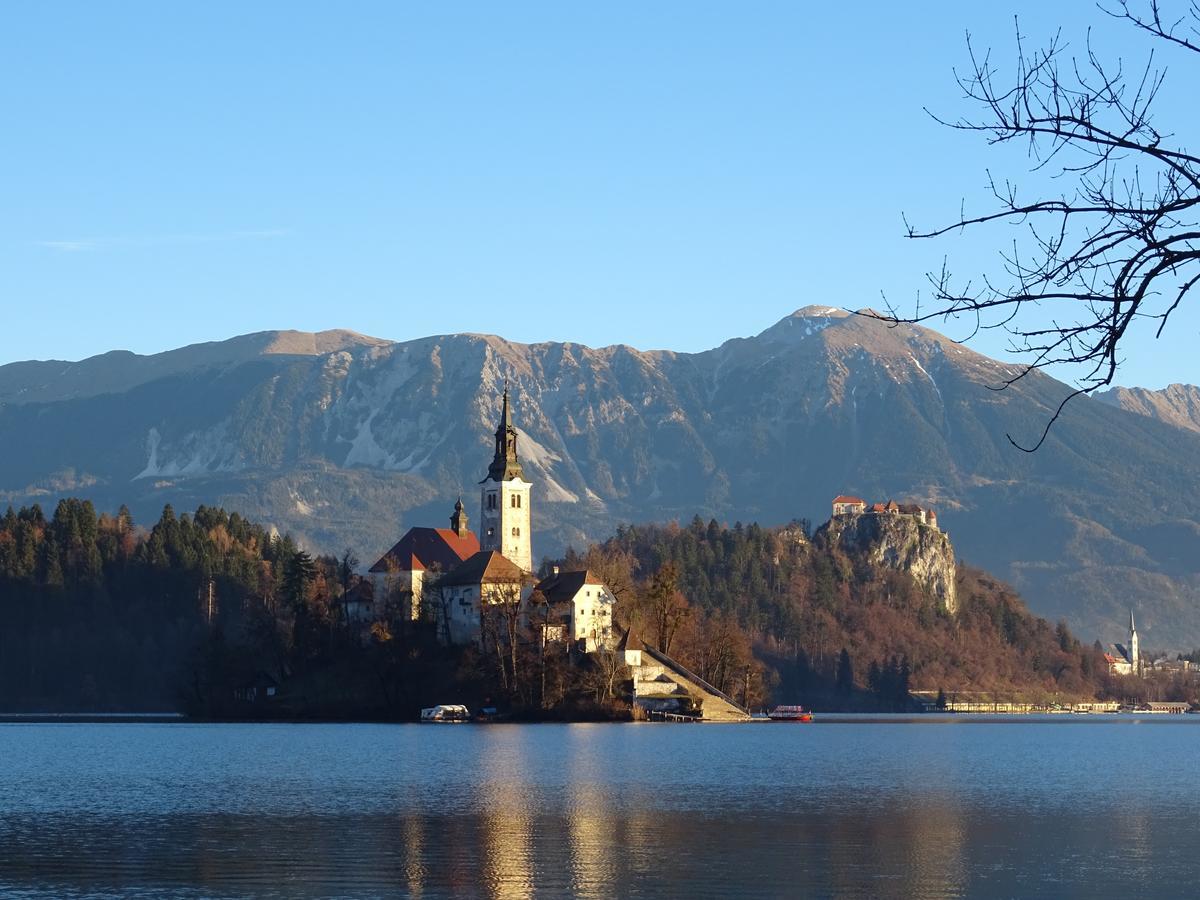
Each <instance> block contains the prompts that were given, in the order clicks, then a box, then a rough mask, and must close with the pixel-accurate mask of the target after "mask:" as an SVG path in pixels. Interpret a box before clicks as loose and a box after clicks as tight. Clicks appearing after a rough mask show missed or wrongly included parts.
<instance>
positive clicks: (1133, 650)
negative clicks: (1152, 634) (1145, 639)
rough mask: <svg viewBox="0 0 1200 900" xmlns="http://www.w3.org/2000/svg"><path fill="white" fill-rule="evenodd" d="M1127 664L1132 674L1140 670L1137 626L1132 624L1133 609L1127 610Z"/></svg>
mask: <svg viewBox="0 0 1200 900" xmlns="http://www.w3.org/2000/svg"><path fill="white" fill-rule="evenodd" d="M1129 665H1130V667H1131V668H1132V669H1133V674H1134V675H1137V674H1138V673H1139V672H1140V671H1141V670H1142V664H1141V659H1140V654H1139V652H1138V633H1137V626H1136V625H1134V624H1133V610H1132V609H1131V610H1129Z"/></svg>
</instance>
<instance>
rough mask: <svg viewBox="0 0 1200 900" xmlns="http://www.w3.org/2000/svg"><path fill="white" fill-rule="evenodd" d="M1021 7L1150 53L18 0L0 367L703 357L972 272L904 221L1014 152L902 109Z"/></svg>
mask: <svg viewBox="0 0 1200 900" xmlns="http://www.w3.org/2000/svg"><path fill="white" fill-rule="evenodd" d="M1014 14H1019V15H1020V17H1021V23H1022V29H1023V30H1024V31H1025V32H1027V33H1028V34H1029V35H1030V36H1031V37H1036V38H1039V39H1040V38H1041V37H1042V36H1044V35H1048V34H1050V33H1051V32H1052V31H1053V30H1054V28H1056V27H1057V26H1058V25H1062V26H1063V27H1064V30H1065V32H1066V34H1067V35H1069V36H1070V37H1071V38H1072V40H1073V41H1074V42H1075V44H1076V46H1079V45H1080V44H1081V42H1082V37H1083V34H1084V31H1085V29H1086V27H1087V25H1088V24H1089V23H1091V24H1096V25H1097V26H1098V32H1097V38H1096V40H1097V43H1098V45H1099V46H1100V48H1101V49H1102V50H1119V51H1121V52H1123V53H1126V54H1128V55H1129V56H1130V57H1131V58H1139V59H1140V58H1141V57H1142V55H1143V53H1144V51H1145V49H1146V48H1147V47H1148V45H1147V44H1146V43H1145V42H1144V41H1142V40H1140V39H1139V38H1137V37H1136V36H1135V35H1134V34H1133V33H1132V32H1131V31H1129V30H1128V29H1127V28H1124V27H1121V26H1118V25H1116V24H1115V23H1110V22H1106V21H1105V20H1104V19H1103V17H1102V16H1101V15H1100V14H1099V13H1097V12H1096V11H1095V10H1094V9H1093V8H1092V7H1091V5H1090V4H1088V3H1086V2H1069V3H1067V2H1063V3H1058V4H1046V3H1034V2H1028V0H1019V2H1018V0H1009V2H1007V3H1005V2H1001V3H989V4H967V3H952V2H937V3H924V4H904V3H882V2H881V3H838V4H810V3H799V2H784V3H766V2H757V3H753V4H733V3H721V4H717V3H697V2H686V3H685V2H664V3H640V2H639V3H632V2H631V3H606V4H593V5H591V6H589V7H587V8H585V7H583V5H581V4H567V3H558V2H554V3H550V2H548V3H539V4H533V3H511V4H509V3H506V4H492V3H487V4H485V3H474V4H470V3H460V4H415V3H412V4H401V3H391V2H389V3H365V2H356V3H350V4H334V3H325V4H317V3H282V2H273V3H270V2H261V3H243V2H239V3H220V2H208V3H203V4H191V5H188V6H184V5H183V4H170V3H161V2H154V3H134V2H121V3H113V4H99V3H87V2H76V3H56V2H49V0H43V2H38V3H29V4H9V5H7V6H5V8H4V10H3V12H2V13H0V16H2V18H0V112H2V114H3V134H4V138H3V140H2V141H0V166H2V169H3V172H2V175H0V210H2V214H0V316H2V319H0V363H2V362H8V361H12V360H17V359H29V358H49V357H55V358H68V359H75V358H80V357H84V356H88V355H91V354H94V353H99V352H103V351H105V350H109V349H114V348H125V349H130V350H134V351H137V352H140V353H149V352H155V351H159V350H163V349H168V348H171V347H176V346H180V345H183V344H187V343H194V342H197V341H206V340H218V339H222V338H226V337H229V336H232V335H235V334H240V333H245V332H249V331H258V330H264V329H275V328H298V329H305V330H318V329H324V328H351V329H354V330H357V331H361V332H365V333H368V334H373V335H378V336H381V337H387V338H394V339H406V338H413V337H418V336H422V335H426V334H435V333H441V332H449V331H486V332H495V333H499V334H503V335H504V336H506V337H510V338H513V339H516V340H521V341H536V340H574V341H579V342H583V343H589V344H593V345H603V344H610V343H618V342H621V343H629V344H633V345H634V346H638V347H642V348H658V347H663V348H671V349H678V350H699V349H704V348H707V347H711V346H714V345H716V344H718V343H720V342H721V341H723V340H725V339H726V338H729V337H732V336H737V335H747V334H753V333H756V332H758V331H761V330H762V329H763V328H765V327H767V326H769V325H770V324H772V323H773V322H775V321H776V320H778V319H779V318H781V317H783V316H784V315H786V314H787V313H788V312H790V311H791V310H793V309H795V308H797V307H799V306H804V305H806V304H809V303H821V304H831V305H838V306H848V307H860V306H868V305H870V306H879V305H880V300H879V297H880V292H881V291H886V292H887V294H888V295H889V296H890V297H891V298H893V299H894V300H895V301H896V302H899V303H905V302H908V300H909V299H910V298H911V297H913V296H915V291H916V289H917V288H918V287H919V286H920V285H921V283H922V274H923V272H924V271H925V270H926V269H927V268H929V267H931V266H932V267H936V266H938V265H939V264H940V260H941V258H942V255H943V254H947V253H948V254H950V256H951V260H952V262H953V264H954V267H955V268H956V270H958V271H962V272H967V271H970V270H972V269H974V268H978V267H985V266H987V265H990V262H991V258H992V257H991V254H990V253H986V254H985V250H988V249H989V248H988V247H987V246H986V245H982V244H980V243H979V242H978V241H972V240H971V239H969V238H968V239H956V238H952V239H949V240H944V241H942V242H939V243H938V244H918V243H914V242H911V241H907V240H905V239H904V238H903V237H902V232H903V226H902V222H901V213H902V212H907V213H908V215H909V216H910V218H913V219H914V220H916V221H917V222H918V223H929V224H934V223H938V222H942V221H944V220H946V219H947V218H948V217H950V216H953V215H954V214H955V213H956V212H957V210H958V207H959V202H960V199H961V198H963V197H966V198H967V200H968V203H970V202H971V201H972V200H973V199H976V198H977V199H978V200H979V201H980V202H982V201H983V199H984V198H983V185H984V169H985V168H986V167H987V166H989V165H990V166H993V167H996V168H997V169H999V170H1001V171H1009V172H1013V173H1019V172H1020V166H1021V163H1022V160H1021V159H1020V158H1019V157H1017V158H1013V157H1011V156H1010V157H1007V159H1006V160H1005V159H1002V158H1001V157H1000V156H998V155H996V153H995V151H989V150H988V149H987V148H985V147H984V146H983V145H982V143H981V142H980V141H979V140H977V139H974V138H971V137H969V136H964V135H960V134H955V133H951V132H949V131H947V130H945V129H943V128H941V127H939V126H937V125H936V124H934V123H932V122H931V121H930V120H929V119H928V118H927V117H926V116H925V114H924V113H923V112H922V106H923V105H928V106H931V107H933V108H935V109H937V110H939V111H942V112H945V113H946V114H947V115H951V116H954V115H958V114H961V113H965V112H969V111H970V108H969V107H966V106H964V105H963V104H962V101H961V100H960V99H959V92H958V89H957V87H956V86H955V85H954V83H953V80H952V76H951V67H952V66H953V65H955V64H961V63H962V62H963V60H964V57H965V49H964V42H963V38H964V32H965V31H966V30H968V29H969V30H970V31H971V32H972V33H973V34H974V36H975V38H976V40H977V41H978V42H980V43H981V44H991V45H994V46H996V47H997V48H1000V50H1002V52H1003V56H1004V58H1005V59H1007V58H1008V57H1009V56H1010V51H1011V47H1012V30H1013V25H1012V17H1013V15H1014ZM1177 72H1178V75H1177V78H1176V80H1177V81H1185V80H1186V79H1187V77H1188V76H1189V75H1190V74H1192V73H1189V72H1188V71H1187V69H1186V68H1185V67H1184V66H1182V65H1181V66H1179V67H1177ZM1190 86H1191V85H1189V84H1186V83H1185V84H1183V85H1182V86H1181V87H1183V88H1187V87H1190ZM1189 100H1190V101H1191V102H1194V96H1192V97H1190V98H1188V97H1187V96H1186V93H1184V94H1183V96H1182V97H1178V96H1176V97H1173V96H1168V97H1167V98H1166V103H1164V111H1163V115H1164V117H1166V116H1171V119H1172V121H1175V122H1178V123H1179V125H1178V126H1177V127H1182V126H1186V127H1194V124H1195V115H1194V109H1189V107H1188V105H1187V104H1188V101H1189ZM1172 110H1173V111H1174V113H1176V115H1172ZM1197 330H1200V313H1195V312H1189V313H1188V315H1187V317H1186V318H1184V317H1181V318H1180V321H1179V323H1178V325H1177V327H1176V330H1175V332H1174V334H1173V336H1172V337H1171V338H1170V339H1169V340H1166V341H1160V342H1159V343H1158V344H1154V343H1153V342H1152V341H1150V340H1149V339H1148V338H1146V337H1144V336H1141V335H1135V336H1134V338H1135V340H1134V342H1133V343H1132V344H1131V346H1130V348H1129V358H1128V362H1127V364H1126V366H1125V368H1124V369H1123V371H1122V376H1121V379H1120V380H1121V382H1122V383H1126V384H1145V385H1149V386H1161V385H1162V384H1165V383H1167V382H1170V381H1191V382H1200V363H1198V362H1197V355H1196V354H1195V353H1194V352H1192V351H1191V349H1190V347H1191V345H1192V344H1193V343H1194V341H1195V337H1196V332H1197ZM976 346H977V347H978V348H979V349H981V350H983V351H985V352H990V353H993V354H996V353H998V352H999V351H1000V349H1001V347H1000V344H999V342H998V341H992V342H984V343H980V344H976Z"/></svg>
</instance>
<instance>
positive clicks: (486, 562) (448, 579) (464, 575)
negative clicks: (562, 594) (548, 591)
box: [440, 550, 529, 587]
mask: <svg viewBox="0 0 1200 900" xmlns="http://www.w3.org/2000/svg"><path fill="white" fill-rule="evenodd" d="M528 580H529V576H528V575H527V574H525V570H524V569H522V568H521V567H520V566H518V565H517V564H516V563H515V562H513V561H512V560H510V559H507V558H506V557H505V556H504V555H503V554H502V553H500V552H499V551H498V550H483V551H480V552H479V553H476V554H475V555H474V556H472V557H471V558H470V559H468V560H466V561H465V562H463V563H462V564H461V565H459V566H457V567H455V568H453V569H451V570H450V571H449V572H448V573H446V575H445V576H443V577H442V580H441V582H440V583H441V584H443V585H445V586H447V587H457V586H459V585H467V584H524V583H525V582H526V581H528Z"/></svg>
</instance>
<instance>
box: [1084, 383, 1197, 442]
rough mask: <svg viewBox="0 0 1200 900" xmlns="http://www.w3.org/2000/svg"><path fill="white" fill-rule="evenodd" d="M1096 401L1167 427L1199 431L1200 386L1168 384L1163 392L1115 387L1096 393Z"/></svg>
mask: <svg viewBox="0 0 1200 900" xmlns="http://www.w3.org/2000/svg"><path fill="white" fill-rule="evenodd" d="M1096 399H1097V400H1100V401H1102V402H1104V403H1108V404H1111V405H1112V406H1116V407H1119V408H1121V409H1125V410H1129V412H1135V413H1138V414H1140V415H1143V416H1149V417H1150V418H1152V419H1158V420H1159V421H1160V422H1166V423H1167V424H1168V425H1175V426H1177V427H1179V428H1186V429H1188V430H1189V431H1196V432H1200V387H1196V385H1194V384H1169V385H1167V386H1166V387H1165V388H1163V389H1162V390H1158V391H1155V390H1150V389H1149V388H1124V387H1115V388H1111V389H1110V390H1107V391H1103V392H1101V393H1098V394H1096Z"/></svg>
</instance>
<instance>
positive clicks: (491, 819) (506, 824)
mask: <svg viewBox="0 0 1200 900" xmlns="http://www.w3.org/2000/svg"><path fill="white" fill-rule="evenodd" d="M535 730H536V729H530V728H522V727H520V726H514V727H511V728H503V729H500V728H497V729H494V730H493V732H491V733H489V736H492V734H494V736H495V738H496V740H495V741H494V742H489V746H488V752H487V753H485V754H484V755H483V760H482V764H483V768H482V770H481V771H480V772H479V780H480V786H479V787H480V790H481V791H482V792H483V796H484V797H485V798H486V806H485V812H484V814H483V820H482V828H483V834H484V841H483V856H484V858H483V878H484V884H485V886H486V887H487V889H488V890H489V892H490V895H491V896H493V897H496V898H498V900H524V898H528V897H532V896H533V888H534V868H533V819H532V817H531V816H530V810H531V807H532V804H531V803H530V799H531V794H532V791H531V788H532V787H533V785H532V784H530V783H528V782H527V781H526V773H527V772H528V771H529V769H528V761H527V760H525V759H522V756H523V755H525V754H526V753H527V752H530V751H531V750H532V748H531V747H527V746H526V744H527V742H528V741H529V740H530V739H531V736H532V734H533V732H534V731H535Z"/></svg>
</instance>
